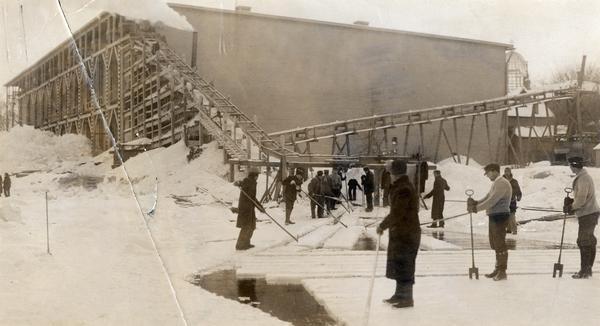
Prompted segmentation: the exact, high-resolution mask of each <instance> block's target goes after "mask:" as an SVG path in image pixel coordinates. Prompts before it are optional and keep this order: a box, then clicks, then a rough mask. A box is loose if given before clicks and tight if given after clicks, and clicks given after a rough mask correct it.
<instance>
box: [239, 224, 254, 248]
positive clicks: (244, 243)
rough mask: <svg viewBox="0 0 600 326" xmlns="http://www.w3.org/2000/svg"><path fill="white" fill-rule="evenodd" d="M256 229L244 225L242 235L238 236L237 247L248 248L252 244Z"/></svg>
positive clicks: (241, 230)
mask: <svg viewBox="0 0 600 326" xmlns="http://www.w3.org/2000/svg"><path fill="white" fill-rule="evenodd" d="M253 233H254V229H253V228H251V227H243V228H241V229H240V235H239V236H238V239H237V243H236V244H235V248H236V249H247V248H248V247H249V246H250V239H251V238H252V234H253Z"/></svg>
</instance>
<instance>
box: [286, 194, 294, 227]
mask: <svg viewBox="0 0 600 326" xmlns="http://www.w3.org/2000/svg"><path fill="white" fill-rule="evenodd" d="M293 209H294V201H293V200H287V199H286V200H285V221H286V222H289V221H290V217H291V215H292V210H293Z"/></svg>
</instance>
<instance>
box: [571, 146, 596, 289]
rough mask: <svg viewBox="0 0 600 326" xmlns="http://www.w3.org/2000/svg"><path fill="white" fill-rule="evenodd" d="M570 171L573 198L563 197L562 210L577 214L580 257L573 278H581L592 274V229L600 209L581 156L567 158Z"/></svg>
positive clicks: (594, 252) (593, 257) (593, 241)
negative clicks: (571, 174) (577, 268)
mask: <svg viewBox="0 0 600 326" xmlns="http://www.w3.org/2000/svg"><path fill="white" fill-rule="evenodd" d="M569 166H570V167H571V171H573V173H575V180H573V198H569V197H567V198H565V201H564V206H565V207H563V210H564V211H565V212H568V213H574V214H575V215H576V216H577V222H578V223H579V229H578V231H577V246H578V247H579V254H580V258H581V269H580V270H579V272H577V273H575V274H573V278H575V279H582V278H589V277H591V276H592V266H593V265H594V260H595V259H596V243H597V240H596V237H595V236H594V229H595V228H596V224H598V215H600V209H599V208H598V204H597V203H596V195H595V191H594V181H593V180H592V177H591V176H590V175H589V174H588V173H587V171H586V169H584V168H583V159H582V158H581V157H571V158H569Z"/></svg>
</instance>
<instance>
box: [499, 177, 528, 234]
mask: <svg viewBox="0 0 600 326" xmlns="http://www.w3.org/2000/svg"><path fill="white" fill-rule="evenodd" d="M503 177H504V178H505V179H506V180H508V182H510V187H511V189H512V196H511V197H510V205H509V208H510V216H509V217H508V226H507V228H506V233H512V234H517V218H516V216H515V214H516V213H517V202H518V201H521V197H522V196H523V193H522V192H521V187H520V186H519V182H518V181H517V180H515V179H514V178H513V176H512V171H511V169H510V168H504V175H503Z"/></svg>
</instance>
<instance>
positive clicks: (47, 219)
mask: <svg viewBox="0 0 600 326" xmlns="http://www.w3.org/2000/svg"><path fill="white" fill-rule="evenodd" d="M46 252H47V253H48V255H52V254H51V253H50V223H49V218H48V192H47V191H46Z"/></svg>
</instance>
